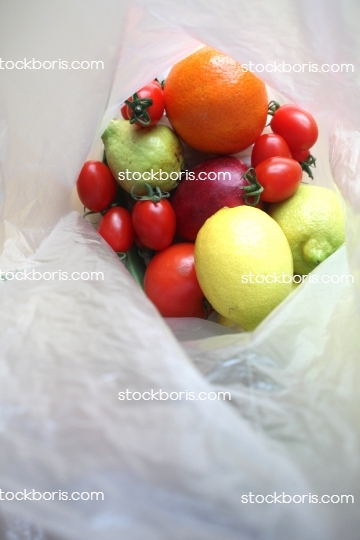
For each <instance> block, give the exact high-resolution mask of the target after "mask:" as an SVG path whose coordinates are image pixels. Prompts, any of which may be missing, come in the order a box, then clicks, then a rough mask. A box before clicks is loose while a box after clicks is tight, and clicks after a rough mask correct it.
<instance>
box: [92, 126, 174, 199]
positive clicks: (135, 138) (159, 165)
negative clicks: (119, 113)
mask: <svg viewBox="0 0 360 540" xmlns="http://www.w3.org/2000/svg"><path fill="white" fill-rule="evenodd" d="M101 138H102V140H103V143H104V146H105V155H106V161H107V164H108V166H109V168H110V170H111V172H112V174H113V176H114V178H116V180H117V181H118V183H119V184H120V186H121V187H123V188H124V189H125V190H126V191H128V192H129V193H130V192H131V189H132V188H133V186H137V189H136V194H137V195H142V194H144V193H146V189H145V188H144V187H142V186H143V184H145V183H147V184H150V185H151V186H152V187H156V186H159V188H160V189H161V190H162V191H171V190H172V189H174V188H175V187H176V186H177V184H178V180H180V174H181V170H182V168H183V167H184V153H183V148H182V146H181V142H180V139H179V137H178V136H177V135H176V134H175V133H174V131H173V130H172V129H170V128H169V127H167V126H164V125H161V124H157V125H155V126H150V127H142V126H137V125H136V124H130V122H129V121H127V120H112V121H111V122H110V124H109V125H108V127H107V128H106V130H105V131H104V133H103V134H102V137H101Z"/></svg>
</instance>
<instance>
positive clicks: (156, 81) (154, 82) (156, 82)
mask: <svg viewBox="0 0 360 540" xmlns="http://www.w3.org/2000/svg"><path fill="white" fill-rule="evenodd" d="M151 84H155V86H158V87H159V88H161V90H162V86H161V82H160V81H158V80H157V79H154V80H153V81H151Z"/></svg>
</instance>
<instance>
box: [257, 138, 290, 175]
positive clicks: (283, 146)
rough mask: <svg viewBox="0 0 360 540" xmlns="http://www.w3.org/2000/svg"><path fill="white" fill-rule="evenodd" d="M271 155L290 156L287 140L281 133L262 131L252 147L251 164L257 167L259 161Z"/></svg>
mask: <svg viewBox="0 0 360 540" xmlns="http://www.w3.org/2000/svg"><path fill="white" fill-rule="evenodd" d="M271 157H286V158H291V152H290V149H289V147H288V145H287V142H286V141H285V139H284V138H283V137H281V135H277V134H276V133H264V134H263V135H260V137H259V138H258V139H257V141H256V142H255V144H254V147H253V149H252V152H251V166H252V167H257V165H259V163H261V162H262V161H265V159H268V158H271Z"/></svg>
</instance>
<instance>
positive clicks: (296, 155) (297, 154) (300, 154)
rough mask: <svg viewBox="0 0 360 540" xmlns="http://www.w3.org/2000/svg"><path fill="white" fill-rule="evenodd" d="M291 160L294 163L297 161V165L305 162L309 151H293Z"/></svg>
mask: <svg viewBox="0 0 360 540" xmlns="http://www.w3.org/2000/svg"><path fill="white" fill-rule="evenodd" d="M291 155H292V158H293V159H295V161H298V162H299V163H301V162H303V161H306V160H307V158H308V157H309V156H310V150H299V151H296V150H293V151H292V152H291Z"/></svg>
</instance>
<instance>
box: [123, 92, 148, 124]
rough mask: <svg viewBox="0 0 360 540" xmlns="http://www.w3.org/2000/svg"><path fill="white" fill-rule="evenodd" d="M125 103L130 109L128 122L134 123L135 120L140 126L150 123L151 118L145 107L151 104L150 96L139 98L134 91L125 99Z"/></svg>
mask: <svg viewBox="0 0 360 540" xmlns="http://www.w3.org/2000/svg"><path fill="white" fill-rule="evenodd" d="M125 103H126V105H127V106H128V107H129V109H130V110H131V111H132V115H131V116H130V118H129V122H130V124H135V122H137V123H138V124H141V125H142V126H148V125H149V124H150V122H151V118H150V115H149V113H148V112H147V110H146V109H148V108H149V107H150V106H151V105H152V104H153V100H152V99H151V98H140V97H139V96H138V94H137V93H136V92H135V94H133V95H132V97H131V99H126V100H125Z"/></svg>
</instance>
